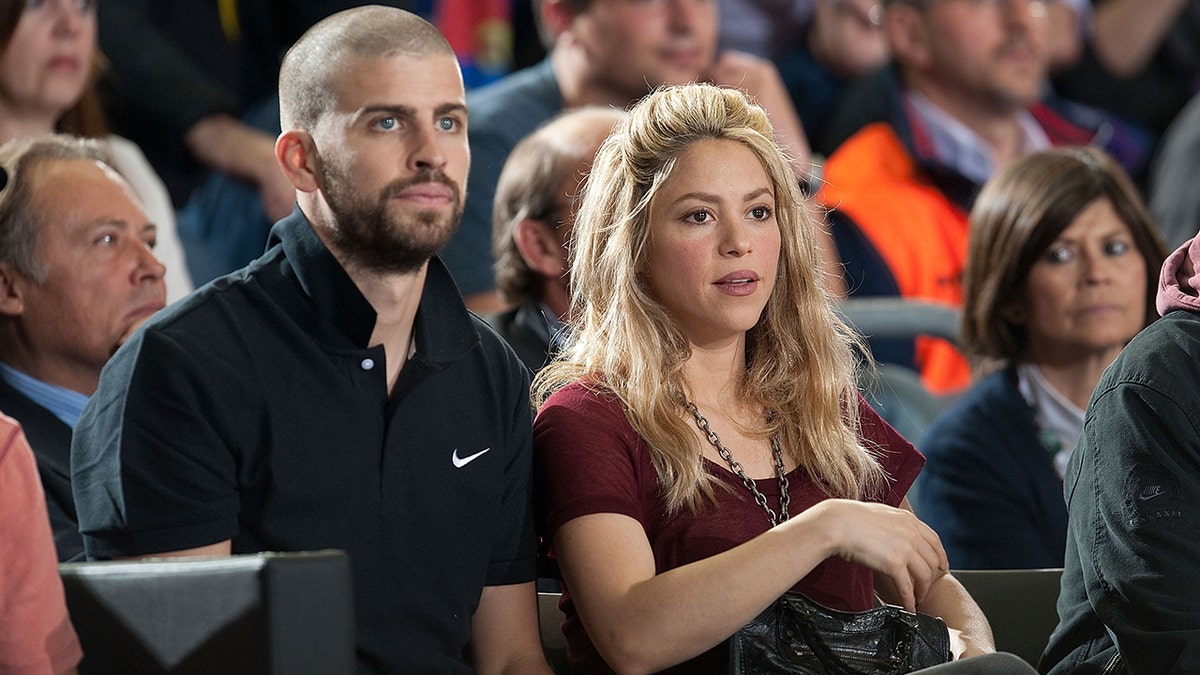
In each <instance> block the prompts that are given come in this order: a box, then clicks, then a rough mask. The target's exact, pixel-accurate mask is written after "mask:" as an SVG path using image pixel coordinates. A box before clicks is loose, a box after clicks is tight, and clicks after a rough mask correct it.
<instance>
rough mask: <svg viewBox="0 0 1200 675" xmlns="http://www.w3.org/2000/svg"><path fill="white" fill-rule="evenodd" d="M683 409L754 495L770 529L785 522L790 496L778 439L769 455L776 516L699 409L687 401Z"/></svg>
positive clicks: (764, 497)
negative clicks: (776, 487) (772, 464)
mask: <svg viewBox="0 0 1200 675" xmlns="http://www.w3.org/2000/svg"><path fill="white" fill-rule="evenodd" d="M685 409H686V410H687V411H688V412H689V413H691V414H692V417H693V418H694V419H695V420H696V426H698V427H700V431H703V432H704V435H705V436H706V437H707V438H708V442H709V443H712V445H713V447H714V448H716V449H717V454H718V455H720V456H721V459H723V460H725V463H726V464H728V465H729V470H730V471H733V472H734V473H736V474H737V475H738V478H741V479H742V483H743V484H745V486H746V488H747V489H749V490H750V494H752V495H754V501H755V502H757V503H758V505H759V506H761V507H762V510H763V511H766V512H767V520H769V521H771V527H775V526H776V525H778V524H779V523H782V522H783V521H785V520H787V519H788V503H789V502H790V501H791V495H789V494H788V479H787V474H786V473H785V472H784V470H783V450H781V449H780V448H779V439H778V438H776V437H774V436H772V437H771V454H772V455H773V456H774V458H775V474H776V475H777V476H779V513H778V515H777V514H776V513H775V511H773V510H771V507H770V506H768V505H767V497H766V495H764V494H763V493H761V492H759V491H758V485H757V484H755V482H754V479H753V478H751V477H749V476H747V475H746V471H745V469H743V468H742V465H741V464H740V463H738V461H737V460H736V459H734V458H733V453H732V452H729V448H727V447H725V444H724V443H722V442H721V437H720V436H718V435H717V432H715V431H713V430H712V427H711V426H709V424H708V420H707V419H705V418H704V415H701V414H700V409H699V408H697V407H696V404H695V403H692V402H691V401H687V402H686V406H685Z"/></svg>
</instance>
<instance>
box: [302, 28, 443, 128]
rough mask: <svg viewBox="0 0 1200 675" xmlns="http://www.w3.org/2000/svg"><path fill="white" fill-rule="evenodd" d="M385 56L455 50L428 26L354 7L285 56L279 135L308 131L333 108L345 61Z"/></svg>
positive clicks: (314, 31)
mask: <svg viewBox="0 0 1200 675" xmlns="http://www.w3.org/2000/svg"><path fill="white" fill-rule="evenodd" d="M389 54H409V55H413V56H428V55H431V54H450V55H453V54H454V51H453V50H452V49H451V48H450V44H449V43H448V42H446V38H444V37H442V34H441V33H439V32H438V29H437V28H435V27H434V26H433V25H432V24H430V23H429V22H428V21H426V20H424V19H422V18H421V17H419V16H417V15H416V14H413V13H411V12H406V11H404V10H402V9H397V8H395V7H382V6H379V5H369V6H366V7H355V8H353V9H348V10H346V11H343V12H338V13H337V14H334V15H332V16H330V17H328V18H326V19H324V20H323V21H321V22H319V23H317V24H316V25H314V26H313V27H312V28H310V29H308V30H307V31H306V32H305V33H304V35H302V36H300V39H299V40H297V41H296V44H295V45H293V46H292V48H291V49H289V50H288V52H287V54H286V55H284V57H283V64H282V65H281V66H280V69H279V117H280V123H281V124H282V128H283V130H284V131H287V130H288V129H305V130H311V129H312V128H313V127H314V126H315V125H316V123H317V120H318V119H319V118H320V117H321V115H322V114H323V113H325V112H326V111H328V110H330V109H331V108H332V107H333V105H334V87H333V79H334V78H335V77H336V76H337V74H338V73H339V72H340V71H341V69H342V68H343V67H344V65H345V62H346V61H347V59H348V58H351V57H352V58H375V57H383V56H387V55H389Z"/></svg>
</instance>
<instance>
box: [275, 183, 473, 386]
mask: <svg viewBox="0 0 1200 675" xmlns="http://www.w3.org/2000/svg"><path fill="white" fill-rule="evenodd" d="M276 244H280V245H282V246H283V252H284V255H285V256H286V258H287V262H288V264H289V265H290V267H291V268H292V270H293V271H294V274H295V277H296V280H297V282H298V283H299V284H300V288H301V290H302V291H303V293H304V294H305V295H306V296H307V297H308V298H309V300H310V301H311V302H312V303H313V306H314V307H315V309H316V312H317V314H318V316H319V317H320V319H321V321H322V323H325V324H327V325H329V326H331V327H333V328H334V329H335V330H337V331H338V332H340V333H342V334H343V335H344V336H345V337H346V338H347V339H348V340H350V342H351V343H352V344H354V345H355V346H356V347H359V348H365V347H367V346H368V342H369V341H370V339H371V332H372V331H374V329H375V320H376V312H375V308H374V307H372V306H371V303H370V302H368V301H367V299H366V297H364V296H363V294H362V292H361V291H359V289H358V286H356V285H355V284H354V280H353V279H351V278H350V275H349V274H347V273H346V270H345V269H344V268H343V267H342V265H341V263H339V262H338V260H337V258H335V257H334V256H333V254H332V253H331V252H330V251H329V249H328V248H327V247H326V246H325V242H323V241H321V238H320V237H318V236H317V233H316V232H315V231H313V228H312V225H311V224H310V223H309V222H308V219H307V218H306V217H305V216H304V214H303V213H302V212H301V211H300V208H299V207H298V206H297V207H296V208H295V209H294V210H293V211H292V214H291V215H289V216H288V217H287V218H284V219H283V220H281V221H279V222H278V223H276V224H275V226H274V227H273V228H271V235H270V237H269V239H268V241H267V248H270V247H272V246H274V245H276ZM413 335H414V337H415V343H416V349H417V356H418V357H422V358H425V359H427V360H429V361H431V362H435V363H436V362H444V361H453V360H455V359H457V358H459V357H460V356H462V355H463V354H464V353H465V352H466V351H467V350H468V349H470V348H471V347H472V346H473V345H475V344H476V343H478V342H479V333H478V331H476V330H475V327H474V325H472V323H471V317H470V314H469V313H468V312H467V309H466V307H465V306H464V305H463V301H462V296H461V295H459V292H458V287H457V286H455V285H454V281H453V279H452V278H451V276H450V272H449V271H447V270H446V267H445V265H443V264H442V262H441V260H439V259H438V258H437V257H434V258H432V259H431V260H430V261H429V266H428V270H427V271H426V273H425V286H424V288H423V289H422V291H421V302H420V305H418V307H417V315H416V318H415V320H414V324H413Z"/></svg>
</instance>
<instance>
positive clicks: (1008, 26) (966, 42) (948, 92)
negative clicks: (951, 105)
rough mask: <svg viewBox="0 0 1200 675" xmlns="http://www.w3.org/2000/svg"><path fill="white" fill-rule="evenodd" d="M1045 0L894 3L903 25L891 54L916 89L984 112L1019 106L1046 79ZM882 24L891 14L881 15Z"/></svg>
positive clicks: (1036, 94)
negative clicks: (916, 82)
mask: <svg viewBox="0 0 1200 675" xmlns="http://www.w3.org/2000/svg"><path fill="white" fill-rule="evenodd" d="M1046 5H1047V3H1046V0H921V1H920V2H916V1H914V2H899V3H896V4H894V5H892V6H891V8H889V10H888V12H889V13H892V12H897V13H899V16H898V17H897V18H898V19H900V20H901V24H902V25H906V26H907V29H906V30H905V31H904V33H903V34H904V36H905V37H904V38H902V39H901V40H899V41H898V44H896V45H894V50H895V54H896V56H897V58H898V59H900V60H901V61H902V62H903V63H904V64H905V66H906V67H907V68H908V69H909V70H910V72H913V73H916V74H917V75H918V76H919V77H920V79H921V81H922V91H923V92H924V93H926V95H929V96H931V97H933V98H935V99H937V100H935V102H936V103H939V104H940V105H943V106H945V105H947V102H946V101H943V100H940V99H941V98H942V97H946V98H950V99H952V100H955V101H958V102H960V103H966V104H968V105H971V106H974V107H978V108H980V109H982V110H988V111H1004V110H1013V109H1020V108H1024V107H1026V106H1028V105H1030V104H1031V103H1033V102H1034V101H1036V100H1037V99H1038V97H1039V96H1040V95H1041V91H1042V87H1043V86H1044V84H1045V81H1046V73H1047V60H1048V56H1047V41H1048V38H1049V19H1048V13H1047V7H1046ZM888 21H889V23H890V22H891V17H889V18H888Z"/></svg>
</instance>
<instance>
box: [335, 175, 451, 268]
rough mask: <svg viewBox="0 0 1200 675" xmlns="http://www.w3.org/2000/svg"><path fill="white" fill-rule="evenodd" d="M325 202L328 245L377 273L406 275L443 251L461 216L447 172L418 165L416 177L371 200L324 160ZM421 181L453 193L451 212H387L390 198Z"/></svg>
mask: <svg viewBox="0 0 1200 675" xmlns="http://www.w3.org/2000/svg"><path fill="white" fill-rule="evenodd" d="M323 174H324V175H323V178H324V184H325V188H324V192H325V200H326V201H327V202H328V203H329V207H330V209H331V210H332V211H333V214H334V216H335V217H336V218H337V227H335V228H333V230H332V232H330V233H329V234H330V239H331V244H332V245H333V247H334V248H336V249H337V250H338V252H339V253H341V254H342V255H343V256H345V258H346V259H347V262H350V263H351V264H354V265H357V266H361V267H362V268H364V269H368V270H373V271H376V272H394V273H399V274H409V273H412V272H415V271H417V270H419V269H420V268H421V266H422V265H424V264H425V263H426V262H427V261H428V260H429V259H430V258H431V257H433V255H434V254H436V253H437V252H438V251H440V250H441V249H442V247H443V246H445V245H446V243H447V242H449V241H450V238H451V237H453V236H454V233H455V231H457V230H458V224H459V222H460V221H461V220H462V213H463V203H462V193H461V191H460V190H459V187H458V185H457V184H455V182H454V181H452V180H450V179H449V178H448V177H446V174H444V173H442V172H441V171H438V170H434V169H422V170H421V171H420V172H419V173H417V175H415V176H413V177H411V178H407V179H403V180H397V181H394V182H393V183H391V184H389V185H388V186H387V187H385V188H384V189H383V190H381V191H380V193H379V196H378V197H376V198H375V199H374V200H372V199H371V197H370V195H367V194H360V193H357V192H355V191H354V189H353V187H352V181H351V180H350V179H349V178H347V177H346V174H345V173H344V172H342V171H341V170H340V169H333V168H331V167H330V165H329V163H326V164H325V165H324V168H323ZM421 183H441V184H442V185H445V186H446V187H448V188H450V190H451V191H452V193H453V197H452V203H451V206H452V209H451V211H450V213H448V214H446V213H442V212H439V211H436V210H433V209H426V210H422V211H416V212H415V213H410V214H403V215H389V214H388V207H389V205H390V204H392V203H393V197H394V196H395V195H397V194H399V193H400V192H402V191H404V190H406V189H408V188H410V187H412V186H414V185H418V184H421Z"/></svg>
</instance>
